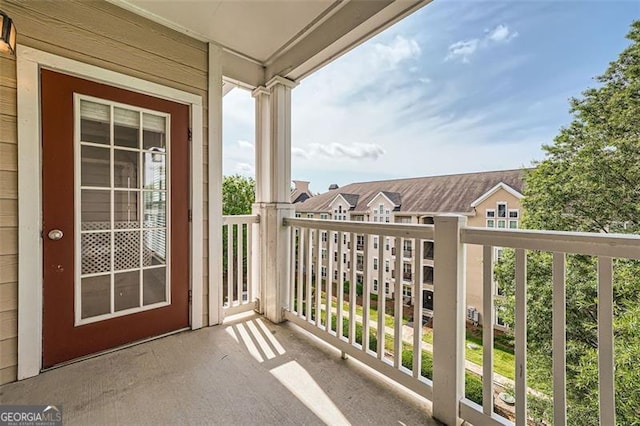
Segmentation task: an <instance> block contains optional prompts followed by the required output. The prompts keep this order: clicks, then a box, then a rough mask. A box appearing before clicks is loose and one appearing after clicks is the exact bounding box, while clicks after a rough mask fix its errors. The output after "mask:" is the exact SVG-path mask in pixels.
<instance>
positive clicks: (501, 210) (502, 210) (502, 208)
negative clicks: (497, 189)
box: [498, 203, 507, 217]
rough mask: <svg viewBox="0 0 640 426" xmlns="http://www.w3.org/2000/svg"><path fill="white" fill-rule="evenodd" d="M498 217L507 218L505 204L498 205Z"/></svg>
mask: <svg viewBox="0 0 640 426" xmlns="http://www.w3.org/2000/svg"><path fill="white" fill-rule="evenodd" d="M498 217H507V203H498Z"/></svg>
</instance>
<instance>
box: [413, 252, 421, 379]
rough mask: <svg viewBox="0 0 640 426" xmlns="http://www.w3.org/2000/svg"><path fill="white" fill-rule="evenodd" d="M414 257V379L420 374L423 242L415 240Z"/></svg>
mask: <svg viewBox="0 0 640 426" xmlns="http://www.w3.org/2000/svg"><path fill="white" fill-rule="evenodd" d="M416 244H417V247H416V255H415V257H414V258H413V264H414V269H415V270H416V276H415V278H416V279H414V280H413V291H412V293H411V294H412V296H413V303H414V305H413V377H415V378H416V379H417V378H418V377H420V375H421V374H422V302H423V300H422V280H423V268H422V254H423V241H422V240H416Z"/></svg>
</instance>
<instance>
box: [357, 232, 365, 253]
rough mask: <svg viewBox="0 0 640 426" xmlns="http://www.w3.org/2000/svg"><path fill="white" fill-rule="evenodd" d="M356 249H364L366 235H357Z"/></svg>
mask: <svg viewBox="0 0 640 426" xmlns="http://www.w3.org/2000/svg"><path fill="white" fill-rule="evenodd" d="M356 250H364V235H358V236H357V237H356Z"/></svg>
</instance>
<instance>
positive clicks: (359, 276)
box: [356, 274, 364, 285]
mask: <svg viewBox="0 0 640 426" xmlns="http://www.w3.org/2000/svg"><path fill="white" fill-rule="evenodd" d="M362 283H364V278H363V277H362V275H360V274H358V275H356V284H360V285H362Z"/></svg>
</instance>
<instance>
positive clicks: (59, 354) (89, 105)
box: [22, 70, 189, 367]
mask: <svg viewBox="0 0 640 426" xmlns="http://www.w3.org/2000/svg"><path fill="white" fill-rule="evenodd" d="M41 90H42V144H43V147H42V150H43V151H42V152H43V159H42V161H43V174H42V187H43V226H42V229H43V244H44V259H43V265H44V271H43V274H44V289H43V299H44V312H43V365H44V367H50V366H52V365H55V364H58V363H61V362H64V361H68V360H71V359H74V358H78V357H81V356H84V355H88V354H92V353H96V352H99V351H103V350H106V349H110V348H114V347H117V346H120V345H123V344H126V343H129V342H134V341H136V340H140V339H144V338H147V337H151V336H157V335H160V334H164V333H167V332H170V331H174V330H178V329H181V328H184V327H187V326H188V325H189V298H188V292H189V270H188V264H189V252H188V241H189V224H188V194H189V187H188V176H189V169H188V167H189V160H188V125H189V107H188V106H186V105H182V104H178V103H174V102H170V101H166V100H163V99H158V98H154V97H151V96H146V95H142V94H139V93H134V92H129V91H126V90H123V89H119V88H115V87H110V86H107V85H104V84H99V83H95V82H91V81H87V80H83V79H80V78H76V77H71V76H68V75H64V74H59V73H56V72H53V71H48V70H43V71H42V72H41ZM22 255H26V254H24V253H23V254H22Z"/></svg>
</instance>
